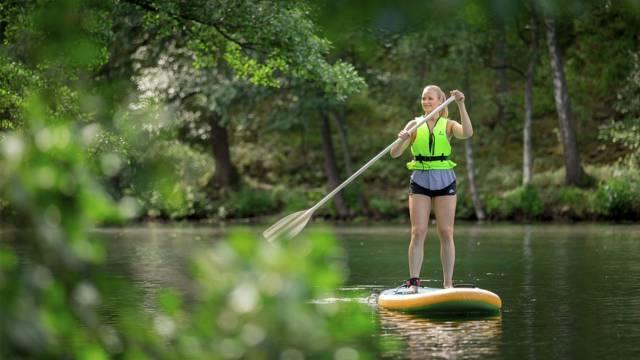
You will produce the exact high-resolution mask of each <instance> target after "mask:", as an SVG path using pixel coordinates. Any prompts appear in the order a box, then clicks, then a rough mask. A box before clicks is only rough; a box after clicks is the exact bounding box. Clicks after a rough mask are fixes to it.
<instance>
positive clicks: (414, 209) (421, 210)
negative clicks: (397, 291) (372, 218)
mask: <svg viewBox="0 0 640 360" xmlns="http://www.w3.org/2000/svg"><path fill="white" fill-rule="evenodd" d="M430 213H431V198H430V197H428V196H425V195H418V194H412V195H409V215H410V218H411V242H410V243H409V277H412V278H414V277H415V278H419V277H420V269H421V268H422V259H423V257H424V239H425V238H426V237H427V227H428V225H429V215H430Z"/></svg>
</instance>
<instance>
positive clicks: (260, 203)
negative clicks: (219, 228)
mask: <svg viewBox="0 0 640 360" xmlns="http://www.w3.org/2000/svg"><path fill="white" fill-rule="evenodd" d="M227 203H228V204H229V206H228V213H227V215H228V216H231V217H239V218H248V217H253V216H259V215H267V214H270V213H273V212H274V211H275V210H277V208H278V202H277V201H276V199H275V198H274V196H273V195H272V193H271V192H270V191H266V190H261V189H254V188H250V187H247V186H245V187H242V188H241V189H240V190H239V191H236V192H233V193H232V194H231V196H230V197H229V199H228V200H227Z"/></svg>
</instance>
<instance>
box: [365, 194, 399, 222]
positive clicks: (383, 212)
mask: <svg viewBox="0 0 640 360" xmlns="http://www.w3.org/2000/svg"><path fill="white" fill-rule="evenodd" d="M368 204H369V207H370V208H371V210H373V211H374V213H376V214H378V215H379V216H381V217H383V218H395V217H397V216H398V214H399V213H400V209H399V208H398V203H397V202H396V201H392V200H389V199H386V198H382V197H373V198H371V199H369V203H368Z"/></svg>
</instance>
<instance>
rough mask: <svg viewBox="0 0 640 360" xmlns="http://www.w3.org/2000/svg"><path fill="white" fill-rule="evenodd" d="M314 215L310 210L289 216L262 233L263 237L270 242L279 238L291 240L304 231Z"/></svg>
mask: <svg viewBox="0 0 640 360" xmlns="http://www.w3.org/2000/svg"><path fill="white" fill-rule="evenodd" d="M312 214H313V213H311V212H309V211H308V210H304V211H298V212H295V213H293V214H291V215H287V216H285V217H284V218H282V219H280V221H278V222H277V223H275V224H273V225H272V226H271V227H270V228H268V229H267V230H265V231H264V232H263V233H262V236H263V237H264V238H265V239H267V241H269V242H272V241H273V240H275V239H277V238H279V237H283V238H286V239H291V238H292V237H294V236H296V235H298V233H300V231H302V229H304V227H305V226H306V225H307V223H308V222H309V219H311V215H312Z"/></svg>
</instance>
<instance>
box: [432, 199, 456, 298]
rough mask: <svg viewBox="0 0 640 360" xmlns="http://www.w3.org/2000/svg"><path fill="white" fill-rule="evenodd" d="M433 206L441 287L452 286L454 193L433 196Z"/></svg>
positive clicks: (454, 256) (454, 250) (454, 254)
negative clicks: (440, 268)
mask: <svg viewBox="0 0 640 360" xmlns="http://www.w3.org/2000/svg"><path fill="white" fill-rule="evenodd" d="M433 203H434V205H433V207H434V209H433V210H434V211H435V215H436V224H437V225H438V237H439V238H440V260H441V261H442V274H443V277H444V283H443V287H444V288H445V289H446V288H450V287H453V265H454V264H455V262H456V247H455V245H454V243H453V223H454V220H455V217H456V195H447V196H438V197H435V198H433Z"/></svg>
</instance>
